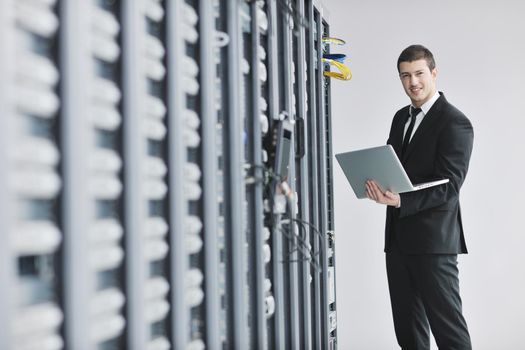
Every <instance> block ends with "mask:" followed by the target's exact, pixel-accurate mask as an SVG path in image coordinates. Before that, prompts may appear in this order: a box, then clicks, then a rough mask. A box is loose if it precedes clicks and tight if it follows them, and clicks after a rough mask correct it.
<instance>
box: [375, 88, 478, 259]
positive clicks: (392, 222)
mask: <svg viewBox="0 0 525 350" xmlns="http://www.w3.org/2000/svg"><path fill="white" fill-rule="evenodd" d="M439 94H440V97H439V98H438V99H437V100H436V102H435V103H434V105H433V106H432V107H431V108H430V110H429V111H428V113H427V114H426V115H425V117H424V118H423V120H422V122H421V124H420V125H419V127H418V128H417V129H416V132H415V133H414V135H413V137H412V140H411V141H410V143H409V145H408V147H407V149H406V152H405V154H404V156H403V157H401V146H402V143H403V132H404V127H405V122H406V120H407V119H406V118H407V116H408V113H409V112H408V109H409V106H406V107H404V108H402V109H400V110H399V111H398V112H397V113H396V114H395V116H394V119H393V121H392V127H391V129H390V135H389V137H388V141H387V143H388V144H390V145H392V147H393V148H394V150H395V151H396V153H397V155H398V157H399V159H401V162H402V164H403V166H404V168H405V170H406V172H407V174H408V176H409V177H410V180H411V181H412V183H421V182H426V181H431V180H437V179H443V178H447V179H449V180H450V181H449V182H448V183H447V184H444V185H439V186H435V187H430V188H427V189H423V190H419V191H414V192H408V193H402V194H401V207H400V208H399V209H397V208H394V207H391V206H388V207H387V217H386V229H385V252H388V251H389V249H390V246H391V244H393V243H394V240H397V243H398V246H399V249H400V250H401V252H403V253H406V254H458V253H467V247H466V244H465V238H464V234H463V225H462V223H461V212H460V207H459V190H460V188H461V185H462V184H463V181H464V180H465V176H466V175H467V170H468V165H469V160H470V155H471V152H472V144H473V139H474V132H473V129H472V124H471V123H470V121H469V120H468V119H467V117H465V115H464V114H463V113H462V112H461V111H459V110H458V109H457V108H455V107H454V106H453V105H451V104H450V103H448V101H447V100H446V99H445V96H444V95H443V93H441V92H440V93H439Z"/></svg>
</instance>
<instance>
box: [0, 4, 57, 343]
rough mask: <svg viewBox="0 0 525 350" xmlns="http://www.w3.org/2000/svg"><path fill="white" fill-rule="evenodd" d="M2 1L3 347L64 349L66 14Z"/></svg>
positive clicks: (53, 7) (52, 7)
mask: <svg viewBox="0 0 525 350" xmlns="http://www.w3.org/2000/svg"><path fill="white" fill-rule="evenodd" d="M0 7H1V15H0V17H1V18H0V21H1V22H2V24H1V26H2V30H1V32H2V34H1V36H2V37H1V42H2V46H3V47H4V50H3V53H2V59H1V64H2V68H1V69H2V77H3V78H2V87H1V88H0V94H1V97H0V100H1V102H0V104H1V107H0V108H1V118H0V120H1V121H0V124H1V134H2V135H1V137H0V138H1V139H2V146H3V147H2V156H1V164H0V173H1V175H0V178H1V180H2V181H1V185H0V186H1V187H2V193H1V195H0V198H1V199H0V201H1V203H2V204H1V207H2V220H1V223H0V226H1V234H0V237H1V238H0V240H1V241H2V242H0V245H1V246H2V258H1V259H2V267H1V268H0V269H1V273H0V276H1V277H0V278H1V280H0V283H1V289H2V304H3V305H2V317H1V318H2V321H0V323H2V331H1V332H2V334H1V337H0V346H1V347H2V348H6V349H9V348H17V349H30V348H35V347H37V346H39V345H40V344H44V345H45V346H47V348H49V349H58V348H61V347H62V346H63V344H64V339H63V336H62V334H61V332H60V329H61V327H62V321H63V316H64V311H63V310H64V308H63V299H62V298H61V296H62V283H63V275H62V271H61V268H60V266H61V264H60V262H61V247H62V242H63V228H62V225H61V222H60V208H61V198H62V195H63V192H62V189H63V173H62V170H61V158H62V154H63V153H62V151H63V147H62V145H61V140H60V138H59V132H58V129H59V125H60V123H61V118H60V116H59V114H60V112H59V111H60V105H61V94H60V91H59V84H60V73H59V68H58V64H59V62H58V54H57V51H58V47H57V45H56V44H57V37H58V24H59V21H60V18H59V15H58V11H57V5H56V3H55V1H48V2H46V3H44V4H35V3H33V2H31V1H3V2H2V4H1V5H0ZM35 17H37V18H39V19H40V20H38V21H35V20H34V18H35ZM4 310H5V314H4Z"/></svg>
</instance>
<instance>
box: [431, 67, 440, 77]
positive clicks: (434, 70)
mask: <svg viewBox="0 0 525 350" xmlns="http://www.w3.org/2000/svg"><path fill="white" fill-rule="evenodd" d="M430 73H431V74H432V78H434V79H436V77H437V74H438V69H437V68H434V69H432V71H431V72H430Z"/></svg>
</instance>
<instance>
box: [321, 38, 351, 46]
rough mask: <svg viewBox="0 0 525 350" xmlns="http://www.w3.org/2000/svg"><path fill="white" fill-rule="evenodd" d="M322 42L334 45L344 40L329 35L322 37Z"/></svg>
mask: <svg viewBox="0 0 525 350" xmlns="http://www.w3.org/2000/svg"><path fill="white" fill-rule="evenodd" d="M322 41H323V43H325V44H328V43H330V44H336V45H344V44H346V42H345V41H344V40H343V39H339V38H331V37H326V36H325V37H324V38H323V39H322Z"/></svg>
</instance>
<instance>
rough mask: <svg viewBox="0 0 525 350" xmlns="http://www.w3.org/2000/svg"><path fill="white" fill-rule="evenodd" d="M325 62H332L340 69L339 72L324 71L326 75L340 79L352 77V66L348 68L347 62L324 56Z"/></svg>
mask: <svg viewBox="0 0 525 350" xmlns="http://www.w3.org/2000/svg"><path fill="white" fill-rule="evenodd" d="M323 62H325V63H328V64H331V65H333V66H335V67H336V68H337V69H339V72H331V71H324V72H323V74H324V75H325V76H326V77H330V78H336V79H339V80H350V79H352V72H351V71H350V68H348V66H347V65H346V64H344V63H341V62H337V61H336V60H332V59H330V58H323Z"/></svg>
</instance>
